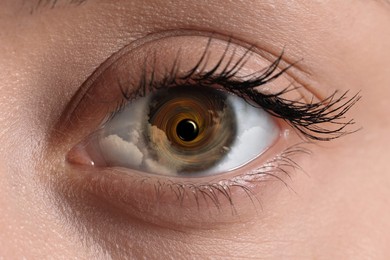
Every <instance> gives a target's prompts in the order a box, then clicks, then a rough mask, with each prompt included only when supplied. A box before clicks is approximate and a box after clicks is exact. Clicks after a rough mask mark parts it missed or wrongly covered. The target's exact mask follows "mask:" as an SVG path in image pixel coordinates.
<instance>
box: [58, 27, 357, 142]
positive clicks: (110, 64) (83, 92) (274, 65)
mask: <svg viewBox="0 0 390 260" xmlns="http://www.w3.org/2000/svg"><path fill="white" fill-rule="evenodd" d="M178 37H180V36H178ZM184 37H186V36H184ZM187 37H196V36H192V35H191V36H187ZM200 37H203V39H207V40H208V43H207V48H205V49H204V52H203V53H202V54H203V55H202V56H201V58H200V59H199V60H198V63H197V64H196V65H195V66H194V67H193V69H192V70H189V74H187V76H192V77H193V76H194V75H195V74H194V71H196V69H197V68H200V66H201V65H202V60H205V61H206V63H207V62H208V61H207V59H205V58H204V57H207V54H208V53H209V52H208V47H209V44H210V42H211V41H220V40H219V39H218V38H213V37H214V35H213V34H211V36H209V37H207V38H206V37H204V36H200ZM156 38H157V40H160V39H162V40H166V39H169V36H166V37H162V38H159V37H156ZM154 40H156V39H154V38H153V39H148V40H145V39H144V41H141V42H137V43H135V45H134V46H132V47H133V49H138V48H139V49H141V50H142V46H143V45H145V44H153V41H154ZM233 44H234V43H233V39H232V38H228V39H227V42H226V45H227V46H226V49H225V51H224V52H222V55H221V56H220V57H219V60H217V62H216V63H215V64H214V67H211V69H209V70H208V71H203V76H204V75H206V76H207V77H205V78H207V79H208V80H209V79H210V78H211V77H210V76H211V75H212V73H214V72H215V71H216V70H217V69H218V68H219V67H220V66H221V60H222V59H224V58H225V55H226V50H227V49H228V48H229V47H230V45H232V46H233ZM234 46H236V45H234ZM237 47H240V45H237ZM241 47H242V46H241ZM253 49H255V48H254V46H253V45H252V46H247V47H244V54H243V55H242V56H241V57H240V58H239V59H238V61H236V64H234V63H233V66H232V68H233V69H232V71H233V73H232V76H236V75H235V74H236V71H234V70H235V68H236V67H237V68H238V69H241V67H240V66H241V65H242V66H244V65H245V64H246V60H245V59H246V57H247V56H248V57H249V56H251V55H248V53H249V54H251V51H252V50H253ZM235 52H236V47H234V51H233V54H235ZM131 53H132V51H131V48H130V50H128V49H123V50H121V51H119V52H118V53H116V54H115V55H113V56H112V57H111V58H110V59H108V60H107V61H106V62H105V63H103V64H102V66H101V67H99V69H98V70H97V71H96V72H95V73H94V74H92V75H91V77H90V78H88V80H87V81H86V82H85V84H84V85H83V87H82V88H81V89H80V91H79V93H78V95H76V97H75V99H74V100H73V102H71V104H70V105H69V106H70V109H68V113H66V115H65V116H64V118H63V120H64V121H67V120H69V117H70V116H71V115H72V114H73V111H74V110H76V109H77V107H78V105H79V103H81V104H82V103H83V102H81V101H82V100H81V99H83V98H85V97H88V98H89V96H90V94H89V91H90V90H91V88H92V87H94V84H95V83H98V84H99V82H97V81H98V79H99V78H101V76H102V75H104V74H105V73H106V72H107V71H108V70H114V71H115V69H116V66H117V65H118V62H120V61H121V60H122V59H126V57H127V55H129V54H131ZM146 53H148V52H146ZM149 53H150V52H149ZM283 54H284V52H282V54H281V55H279V57H277V58H276V59H274V61H273V62H271V65H269V67H268V69H269V72H270V73H269V75H267V74H268V73H267V71H266V73H264V74H265V75H267V76H266V77H265V78H264V79H265V81H264V83H267V82H268V81H269V80H267V79H274V78H278V77H279V76H281V75H282V74H284V73H285V72H286V71H289V69H291V68H292V67H293V66H292V65H291V64H290V65H288V64H287V65H283V66H285V67H284V68H281V69H280V68H278V67H279V65H280V64H281V61H282V60H283V57H284V56H283ZM176 58H177V57H176ZM176 62H177V60H176V59H175V60H174V63H173V64H174V65H175V64H176ZM227 63H228V64H230V63H231V60H230V59H229V60H228V62H227ZM240 64H241V65H240ZM142 65H143V66H145V64H142ZM142 65H141V66H142ZM120 66H121V65H119V67H120ZM154 66H156V64H154ZM225 66H226V67H225V68H223V66H222V68H223V70H222V72H226V71H227V66H228V65H226V64H225ZM119 67H118V68H119ZM270 68H271V69H270ZM276 69H280V71H279V72H277V73H276V74H273V72H275V70H276ZM198 70H199V69H198ZM201 70H205V68H202V69H201ZM168 71H171V74H172V72H175V71H177V69H175V68H174V66H173V68H171V69H170V70H168ZM210 71H211V72H210ZM201 72H202V71H201ZM149 73H150V72H149ZM153 73H154V72H152V73H151V76H152V77H154V74H153ZM166 73H167V72H166ZM175 73H176V72H175ZM229 73H230V72H229ZM229 73H228V74H229ZM143 74H144V75H141V78H142V77H144V81H146V80H148V78H147V76H146V71H145V69H144V72H143ZM168 74H169V73H168ZM264 74H260V79H261V78H262V75H264ZM216 75H217V78H218V73H216ZM197 76H198V79H199V76H202V73H199V71H197ZM219 76H220V78H221V75H219ZM225 76H229V75H225ZM169 77H171V78H172V79H174V80H176V77H175V76H172V75H169ZM222 77H223V76H222ZM267 77H268V78H267ZM193 78H196V75H195V77H193ZM220 78H219V79H220ZM102 79H103V80H105V77H103V78H102ZM229 80H230V78H228V77H226V78H225V79H224V82H225V83H226V82H227V81H229ZM253 81H254V82H255V83H254V84H252V85H253V86H250V88H248V89H249V91H248V90H247V91H246V93H244V92H245V91H244V92H240V91H237V90H236V89H235V88H236V87H237V86H238V85H240V84H242V82H240V80H236V79H235V80H230V81H229V82H228V83H230V84H231V86H225V88H226V89H228V90H230V91H231V92H232V93H234V94H238V95H239V96H240V95H241V96H242V97H244V98H247V96H248V95H249V96H251V95H253V93H251V89H252V88H253V87H256V86H258V85H260V84H259V82H260V83H261V80H260V81H258V82H256V77H254V80H253ZM248 82H249V81H247V83H248ZM152 83H153V82H152ZM214 83H221V81H219V82H218V81H215V82H214ZM114 84H118V89H120V92H121V94H122V95H123V94H125V97H126V98H127V99H131V96H130V95H129V94H128V93H131V92H132V91H133V89H132V90H130V91H129V89H126V87H125V88H122V87H120V82H119V81H118V82H116V83H114ZM144 84H147V83H146V82H144ZM157 84H161V82H159V83H157ZM234 85H235V86H234ZM101 88H102V86H101ZM104 88H107V86H104ZM132 88H134V86H132ZM107 90H108V89H107ZM112 90H113V89H112V88H111V90H110V91H112ZM100 91H101V90H100ZM127 91H129V92H127ZM285 92H286V91H285V89H282V90H281V91H279V92H277V95H274V97H271V98H275V97H276V96H278V95H280V94H284V93H285ZM132 93H133V94H136V92H132ZM132 97H135V96H132ZM264 97H268V96H267V95H266V94H264V93H263V98H264ZM331 99H332V98H330V99H329V100H331ZM358 99H359V97H358V96H354V97H352V98H351V99H350V100H347V102H345V103H344V104H341V105H340V106H339V107H337V109H339V110H340V111H342V110H343V109H344V108H347V109H346V110H348V109H349V108H350V107H351V106H352V105H353V104H354V103H355V102H356V101H357V100H358ZM113 101H115V100H113ZM252 101H255V100H252ZM279 101H283V100H282V99H281V100H279ZM325 101H326V100H325ZM338 101H340V102H341V101H342V99H340V100H338ZM115 102H118V101H115ZM121 102H122V101H121ZM255 102H256V101H255ZM289 102H290V103H289V106H292V107H294V106H295V105H299V106H300V107H299V109H308V108H309V107H317V108H319V110H318V111H317V112H321V111H323V108H324V107H325V106H320V105H321V101H320V102H319V103H317V105H315V104H313V103H311V104H305V103H299V102H295V101H294V102H291V100H290V101H289ZM103 103H104V102H103ZM282 103H284V101H283V102H282ZM337 103H338V102H335V103H334V104H333V105H331V106H330V107H329V108H331V107H332V106H334V105H335V104H337ZM120 105H122V106H123V105H125V104H124V103H121V104H120ZM120 105H119V106H118V105H116V107H115V108H111V109H112V112H115V111H116V110H118V109H120ZM84 106H85V105H84ZM305 106H308V107H306V108H305ZM118 107H119V108H118ZM337 109H336V110H337ZM266 110H268V111H272V108H268V109H266ZM336 112H337V111H336ZM321 113H322V114H324V112H321ZM321 113H319V114H317V116H320V115H321ZM344 113H345V112H341V113H340V114H339V116H336V117H333V119H338V118H339V119H341V117H342V115H343V114H344ZM272 114H273V115H276V116H278V112H276V113H272ZM111 115H112V114H111ZM280 117H281V118H283V116H280ZM329 118H330V119H331V117H329ZM107 119H109V117H108V118H107V116H106V120H107ZM106 120H105V121H106ZM293 120H296V119H293ZM323 121H327V122H330V121H332V120H328V119H326V120H323ZM292 122H294V121H290V123H292ZM296 122H297V123H300V121H296ZM318 122H319V121H317V122H316V123H315V124H317V123H318ZM101 123H102V121H101V122H100V125H101ZM103 123H104V122H103ZM308 123H310V122H308ZM352 123H353V122H352V121H349V122H346V123H343V122H337V124H343V125H344V126H346V125H349V124H352ZM294 124H295V123H292V125H294ZM305 124H306V123H305ZM310 124H311V123H310ZM315 124H314V125H315ZM307 127H308V125H306V126H303V131H302V129H298V130H299V131H300V132H301V133H303V134H306V132H305V131H306V130H307ZM309 127H310V126H309ZM343 129H344V128H343V127H340V128H339V129H338V131H328V130H326V129H325V131H324V129H323V128H322V129H321V128H316V127H314V128H309V130H310V131H312V133H315V132H316V131H320V132H321V131H322V133H326V134H327V133H329V134H331V133H336V132H339V131H341V130H343ZM343 134H344V133H343ZM307 136H308V137H310V138H312V137H313V135H310V134H309V135H307ZM313 139H320V140H330V139H333V137H331V138H328V137H325V138H324V139H322V138H313Z"/></svg>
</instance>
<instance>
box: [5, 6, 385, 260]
mask: <svg viewBox="0 0 390 260" xmlns="http://www.w3.org/2000/svg"><path fill="white" fill-rule="evenodd" d="M0 28H1V30H0V65H1V66H0V67H1V70H0V93H1V95H0V111H1V113H0V144H1V147H0V187H1V189H0V214H1V217H0V258H2V257H4V258H5V259H13V258H16V259H19V258H23V257H25V258H27V259H41V258H54V259H56V258H65V259H68V258H80V259H110V258H114V259H119V258H121V259H123V258H125V259H126V258H128V259H139V258H146V259H169V258H172V259H191V258H194V259H215V258H224V259H240V258H242V259H245V258H252V259H263V258H264V259H280V258H288V259H349V258H352V259H356V258H358V259H360V258H362V259H386V258H388V257H389V256H390V251H389V249H388V242H387V241H389V239H390V235H389V234H390V224H389V221H388V219H390V207H389V206H390V205H389V199H388V198H389V195H390V189H389V188H388V187H390V175H389V165H388V163H387V161H388V157H389V156H388V152H387V147H389V146H390V137H389V135H388V133H389V131H390V117H389V116H388V111H389V109H390V104H389V102H388V98H387V97H389V95H390V88H389V86H390V66H388V64H389V62H390V51H389V46H390V6H389V5H388V3H387V2H385V1H371V0H365V1H360V0H347V1H338V0H329V1H305V0H295V1H271V0H251V1H223V0H215V1H189V0H184V1H159V0H147V1H144V0H143V1H141V0H119V1H108V0H107V1H105V0H88V1H84V2H75V1H72V2H71V1H65V0H64V1H56V4H54V2H53V3H52V2H50V1H47V2H45V1H14V0H5V1H2V3H1V4H0ZM210 35H212V36H213V39H217V40H219V41H221V42H222V43H221V44H220V45H218V44H216V45H215V46H214V45H213V46H212V47H213V49H212V50H213V51H214V52H213V53H222V52H223V50H224V46H225V45H226V42H227V41H228V40H229V39H232V42H233V44H235V45H236V46H239V47H240V48H241V47H242V48H248V46H255V48H254V49H255V50H254V53H255V54H254V55H253V59H252V60H250V61H249V63H248V64H247V66H248V67H245V68H247V69H248V70H249V71H251V68H252V67H251V66H255V65H256V64H260V65H261V66H260V67H264V66H265V65H266V64H269V63H270V62H272V61H273V60H274V59H273V58H275V57H278V55H280V53H281V52H282V51H283V52H284V54H283V60H282V62H281V66H282V67H281V68H280V69H282V68H283V66H284V67H285V66H287V65H288V64H292V63H294V62H296V61H299V62H298V63H297V64H296V66H294V67H292V68H291V69H290V70H289V71H288V72H287V73H286V74H285V75H284V76H283V77H282V78H281V79H280V81H275V82H274V83H270V84H271V85H270V86H275V88H283V87H286V86H287V85H288V83H289V82H294V86H303V89H304V90H305V91H306V92H307V93H306V92H305V93H306V94H304V98H306V99H308V100H310V98H311V96H315V97H318V98H320V99H321V98H322V99H323V98H326V97H328V96H329V95H331V94H332V93H333V92H334V91H336V90H337V91H339V92H338V93H340V95H341V94H342V93H344V92H346V91H348V90H349V93H348V97H349V98H352V96H353V95H355V94H356V93H358V92H360V95H361V96H362V99H361V100H360V101H359V102H358V103H357V104H356V105H355V106H354V107H353V108H352V109H351V110H350V111H348V113H347V114H346V115H345V117H346V120H345V121H348V120H350V119H352V118H353V119H354V121H355V122H356V124H355V125H353V126H352V128H350V130H351V131H353V130H357V129H360V130H359V131H357V132H355V133H353V134H350V135H346V136H343V137H341V138H339V139H335V140H333V141H330V142H314V143H313V144H307V145H305V148H306V149H308V150H310V155H303V154H298V155H297V156H296V158H294V161H295V162H296V163H297V164H299V167H300V168H302V170H300V169H296V170H295V171H294V170H292V171H291V172H290V173H289V175H290V177H286V176H285V177H284V178H283V179H282V180H283V181H278V180H275V179H272V180H268V181H264V182H261V181H260V182H259V183H257V184H256V185H254V186H253V190H254V191H255V193H256V194H255V195H256V198H258V199H259V204H260V206H259V205H256V206H254V205H252V203H251V201H250V200H248V199H247V198H246V199H245V196H243V195H244V194H243V193H242V192H241V193H240V192H239V191H238V190H237V191H233V193H234V194H233V195H237V196H236V197H233V198H234V199H233V200H234V206H235V207H236V208H237V210H238V212H239V214H238V215H234V214H231V212H230V211H229V209H230V208H229V205H227V206H226V207H224V206H223V205H222V206H221V210H218V209H215V208H214V209H208V208H205V207H206V206H205V205H201V207H200V210H195V209H193V208H195V207H196V205H194V204H191V202H190V201H189V200H187V201H185V202H184V207H181V206H180V205H179V204H178V203H176V204H175V203H173V202H172V197H174V196H173V195H172V194H171V195H172V196H165V197H162V199H161V201H162V202H161V203H162V204H160V205H164V207H163V209H156V210H155V207H154V206H155V204H154V203H153V200H149V198H150V197H148V196H149V195H148V194H149V193H148V192H149V190H148V189H147V188H145V189H144V190H139V192H137V189H138V186H137V185H136V183H137V182H131V184H128V183H130V182H127V181H126V179H127V178H128V177H127V175H126V174H129V176H130V177H131V178H134V179H135V178H136V174H134V173H133V172H132V171H131V170H130V171H128V172H126V173H125V177H124V178H123V179H120V178H119V179H118V182H116V184H115V183H111V182H110V184H107V185H106V184H102V185H101V186H98V185H97V184H96V181H94V180H96V179H94V178H93V176H95V175H97V176H102V173H101V172H97V171H96V170H95V169H92V170H91V169H89V170H86V171H79V170H77V169H76V170H73V169H71V170H68V168H67V165H66V157H67V154H68V152H69V150H70V149H72V147H74V146H75V145H76V144H77V143H79V142H80V141H82V140H83V138H84V137H85V136H87V135H88V134H89V133H92V132H93V131H94V130H96V129H97V125H98V122H100V121H101V118H98V117H97V116H96V114H98V113H97V112H96V111H98V110H97V109H98V107H93V106H92V105H91V107H89V105H85V107H87V108H89V109H90V110H91V112H90V113H84V112H83V111H82V112H83V113H84V114H83V113H81V112H80V113H79V114H72V113H70V114H71V116H70V118H79V119H80V118H88V120H79V121H77V120H74V121H72V122H73V123H72V124H71V125H72V127H73V128H72V127H63V126H62V121H61V119H62V118H64V115H65V114H66V115H67V113H68V114H69V104H70V103H71V102H73V101H74V100H75V98H76V97H77V93H80V92H79V91H80V89H81V88H82V87H81V86H85V84H84V83H85V82H88V80H90V81H91V80H92V81H93V82H97V81H98V80H100V79H101V78H104V79H107V78H110V77H109V76H105V77H96V78H95V77H92V79H91V78H89V76H90V75H96V73H95V74H94V72H95V71H99V68H101V66H103V67H104V66H105V64H107V63H109V61H110V57H113V56H115V55H114V54H115V53H117V52H119V54H122V53H123V52H124V51H123V50H127V49H129V57H132V58H128V62H129V64H130V65H131V64H137V66H138V65H139V66H138V67H142V62H141V61H142V58H143V57H144V56H148V55H147V54H148V53H149V54H150V55H149V56H148V57H150V56H151V55H152V54H153V53H154V52H155V50H160V51H159V52H158V53H160V52H161V53H162V54H161V56H158V57H161V59H160V60H163V61H165V60H166V61H167V62H168V61H171V62H173V60H174V58H175V57H172V56H173V55H174V54H175V53H177V50H178V49H182V55H183V56H182V57H187V56H184V55H188V60H189V62H190V61H191V60H192V61H196V60H197V59H199V56H200V55H201V53H202V50H203V48H204V46H205V44H206V43H207V40H205V39H208V38H209V37H210ZM184 36H185V37H193V38H191V39H189V38H185V37H184ZM223 44H225V45H223ZM217 45H218V46H217ZM126 46H129V47H126ZM221 46H222V47H221ZM148 48H149V49H148ZM170 48H171V49H170ZM149 50H150V51H149ZM161 50H164V51H161ZM148 51H149V52H148ZM134 53H135V54H134ZM196 53H197V54H198V55H195V54H196ZM136 54H137V55H138V56H137V55H136ZM164 54H165V55H166V56H163V55H164ZM170 54H172V55H170ZM139 57H141V58H139ZM217 57H220V55H219V56H218V55H216V57H215V59H214V58H213V56H212V55H211V58H210V59H211V60H213V59H214V60H217V59H218V58H217ZM137 58H139V59H140V60H141V61H139V62H138V63H137V62H136V61H137ZM111 60H112V59H111ZM160 60H158V62H160ZM130 65H127V67H126V66H124V67H125V68H126V69H129V70H130V68H132V67H131V66H130ZM183 66H185V64H184V65H183ZM118 67H119V68H121V67H120V66H118ZM134 67H136V66H134ZM188 67H189V66H188ZM123 71H127V70H125V69H123ZM104 75H106V74H104ZM109 75H111V74H109ZM123 77H124V76H123ZM278 80H279V79H278ZM272 84H273V85H272ZM92 85H93V84H92ZM105 86H106V85H105ZM106 87H107V86H106ZM108 87H110V86H108ZM270 88H271V87H270ZM110 91H114V90H113V88H112V89H110ZM83 104H84V103H83ZM85 104H89V103H87V102H85ZM91 104H92V103H91ZM78 111H79V110H77V111H76V112H78ZM86 111H87V110H86ZM76 112H75V113H76ZM94 112H96V113H94ZM99 120H100V121H99ZM95 121H96V122H95ZM80 122H81V123H80ZM92 122H95V123H96V124H95V125H94V124H93V123H92ZM283 128H286V129H290V130H291V127H290V126H288V125H286V124H285V125H283ZM290 133H291V136H292V137H289V138H287V139H286V145H280V144H279V145H276V146H275V147H273V148H270V150H269V151H268V152H267V153H266V154H265V155H264V156H265V157H267V156H268V158H266V159H272V158H273V156H276V155H277V154H280V153H281V152H283V151H284V149H283V147H284V148H286V147H289V146H292V145H294V144H296V143H298V142H299V140H300V139H299V137H297V136H296V133H295V132H294V131H290ZM266 159H264V160H263V159H262V158H261V157H259V161H258V162H256V164H257V166H261V165H262V164H263V163H264V162H265V161H266ZM252 166H253V164H251V165H249V166H247V167H243V168H242V169H239V170H237V174H243V173H245V171H249V170H250V168H251V167H252ZM106 172H107V176H111V175H110V174H111V173H112V172H110V170H109V169H108V170H106ZM133 175H134V176H135V177H133ZM90 176H92V177H90ZM103 176H105V175H104V174H103ZM115 176H116V175H114V177H113V178H114V179H115V178H116V177H117V176H116V177H115ZM120 176H121V177H122V176H123V175H120ZM137 176H138V175H137ZM226 176H227V175H226ZM153 178H162V177H161V176H159V177H158V176H157V177H153ZM213 178H214V177H213ZM226 178H227V177H226ZM106 179H108V181H105V179H104V178H103V179H99V181H100V182H98V184H101V183H103V182H104V183H107V182H109V181H112V180H110V178H106ZM153 181H154V180H153ZM134 183H135V184H134ZM285 184H286V185H285ZM94 185H96V186H94ZM105 185H106V186H105ZM97 186H98V187H99V188H96V187H97ZM122 186H124V188H123V187H122ZM111 187H114V188H111ZM119 187H122V188H123V189H119ZM123 190H125V191H124V192H122V191H123ZM129 190H130V191H129ZM150 193H151V192H150ZM118 194H119V195H118ZM150 196H151V197H153V195H150ZM148 201H152V202H148ZM137 203H139V204H137ZM148 203H149V204H148ZM186 203H188V204H186ZM182 206H183V205H182ZM207 207H208V206H207ZM184 209H186V210H188V211H186V210H184Z"/></svg>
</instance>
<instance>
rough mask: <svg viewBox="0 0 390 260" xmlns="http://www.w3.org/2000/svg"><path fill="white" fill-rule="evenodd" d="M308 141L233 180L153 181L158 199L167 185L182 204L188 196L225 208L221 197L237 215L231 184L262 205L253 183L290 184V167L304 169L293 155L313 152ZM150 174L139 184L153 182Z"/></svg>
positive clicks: (200, 201) (197, 203)
mask: <svg viewBox="0 0 390 260" xmlns="http://www.w3.org/2000/svg"><path fill="white" fill-rule="evenodd" d="M305 144H308V143H299V144H296V145H293V146H291V147H289V148H287V149H285V150H284V151H283V152H282V153H281V154H279V155H277V156H276V157H275V158H273V159H272V160H269V161H267V162H266V163H265V164H263V166H261V167H259V168H257V169H255V170H253V171H251V172H249V173H245V174H243V175H239V176H236V177H234V178H233V179H231V180H220V181H218V182H210V183H199V184H194V183H184V182H174V181H172V180H171V181H166V182H157V183H155V182H153V185H154V190H155V192H156V197H157V201H158V200H159V197H160V196H161V194H160V193H161V191H166V189H168V190H169V191H170V192H173V193H174V194H175V195H176V199H177V202H178V203H180V205H182V204H183V203H184V201H185V200H186V199H187V200H189V199H193V200H195V202H196V205H197V207H198V209H199V208H200V203H202V202H204V203H206V204H208V203H209V202H211V204H212V205H213V206H214V207H215V208H217V209H218V211H221V210H222V206H221V205H222V200H226V201H227V202H228V203H229V205H230V209H231V213H232V214H233V215H237V214H238V212H237V210H236V207H235V203H234V198H233V197H232V191H231V189H232V188H238V189H241V190H242V191H243V192H244V193H245V194H246V195H247V197H248V199H249V200H250V201H251V203H252V204H253V206H254V208H255V209H257V208H258V206H260V208H261V201H260V199H259V198H258V196H256V193H255V192H254V191H253V190H252V189H251V186H252V184H255V183H259V182H262V181H269V180H271V179H275V180H277V181H281V182H282V183H283V184H284V185H285V186H286V187H288V188H291V187H290V186H289V184H288V182H287V181H286V180H285V177H287V178H288V179H290V178H291V175H290V173H289V172H291V171H297V170H300V171H303V170H302V168H301V167H300V166H299V165H298V163H296V162H295V160H294V158H295V157H297V156H299V155H310V154H311V152H310V150H308V149H307V148H305V147H304V145H305ZM148 180H149V177H148V178H144V179H142V180H140V181H139V185H140V186H141V187H142V185H151V184H150V183H149V182H148Z"/></svg>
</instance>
